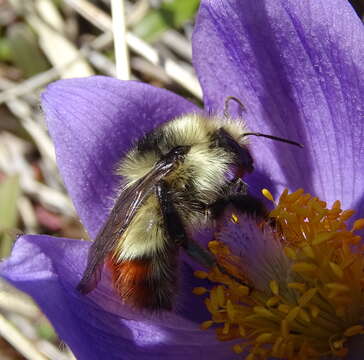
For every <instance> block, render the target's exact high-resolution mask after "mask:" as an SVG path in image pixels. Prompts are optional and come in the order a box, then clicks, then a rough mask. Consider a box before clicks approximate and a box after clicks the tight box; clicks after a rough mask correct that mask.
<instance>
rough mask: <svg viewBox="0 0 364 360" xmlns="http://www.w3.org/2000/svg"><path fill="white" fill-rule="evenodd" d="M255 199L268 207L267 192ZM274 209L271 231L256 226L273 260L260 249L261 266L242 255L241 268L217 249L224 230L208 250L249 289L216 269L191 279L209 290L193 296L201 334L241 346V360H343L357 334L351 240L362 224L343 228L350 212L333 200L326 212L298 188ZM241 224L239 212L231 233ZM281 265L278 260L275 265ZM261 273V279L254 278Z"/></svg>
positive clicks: (358, 288)
mask: <svg viewBox="0 0 364 360" xmlns="http://www.w3.org/2000/svg"><path fill="white" fill-rule="evenodd" d="M262 193H263V195H264V196H265V197H266V198H267V199H269V200H270V201H272V202H274V201H275V200H274V198H273V196H272V194H271V193H270V192H269V191H268V190H267V189H264V190H263V191H262ZM277 204H278V205H275V208H274V209H273V210H272V211H271V213H270V217H271V218H272V219H274V223H275V226H274V227H271V226H270V225H269V224H266V225H264V224H263V225H262V224H260V225H258V226H259V229H262V226H263V227H264V226H265V228H266V229H267V230H269V231H262V236H263V234H271V235H270V236H271V239H270V240H265V242H262V243H264V244H265V245H264V246H266V244H267V243H266V241H271V242H272V244H275V245H274V246H273V247H272V249H277V250H274V251H276V252H279V254H280V255H279V256H277V253H274V254H273V253H270V252H269V251H270V250H265V248H264V247H262V249H260V251H261V252H262V253H263V254H264V256H263V255H262V256H261V257H259V259H263V260H260V261H251V262H250V261H249V258H247V256H249V255H252V256H255V254H244V256H245V258H244V259H245V260H247V259H248V261H247V263H246V261H245V262H244V260H242V259H240V258H239V256H237V255H235V254H232V253H231V251H230V249H229V246H228V245H229V244H225V243H224V242H223V240H224V236H223V235H224V234H223V231H228V230H222V233H220V234H219V238H218V239H219V241H217V240H213V241H211V242H210V243H209V250H210V251H211V252H212V253H213V254H214V255H215V257H216V259H217V261H218V262H219V263H220V264H221V265H223V266H224V267H225V268H226V269H227V270H228V272H229V273H230V274H232V275H234V276H235V277H236V278H239V279H244V281H245V280H246V282H247V283H248V284H251V287H248V286H244V285H242V284H241V282H239V283H238V282H236V281H234V280H233V278H231V277H229V276H227V275H226V274H222V273H221V272H220V271H219V270H218V269H217V268H214V269H212V270H210V272H208V273H207V272H203V271H197V272H196V273H195V275H196V277H198V278H200V279H206V278H207V279H209V280H210V281H212V282H214V283H216V286H214V287H213V288H212V289H211V290H207V289H206V288H204V287H197V288H195V289H194V290H193V292H194V293H195V294H198V295H204V294H207V295H208V297H207V298H206V299H205V304H206V306H207V309H208V310H209V311H210V313H211V320H208V321H205V322H204V323H203V324H202V325H201V327H202V328H204V329H208V328H210V327H211V326H212V325H215V327H216V334H217V336H218V338H219V339H220V340H221V341H226V340H233V339H241V343H240V344H237V345H234V347H233V350H234V352H235V353H237V354H241V353H243V352H244V351H247V352H248V355H247V356H246V357H245V359H247V360H257V359H259V360H267V359H269V358H271V357H275V358H277V359H288V360H294V359H300V360H301V359H316V360H318V359H320V358H322V357H330V356H332V357H344V356H346V355H347V354H348V353H350V346H349V342H348V340H349V339H350V338H351V337H354V336H358V335H363V334H364V326H363V325H361V323H362V321H363V318H364V314H363V307H362V304H363V303H364V276H363V275H362V274H363V273H364V256H363V255H364V246H362V245H361V237H360V236H359V235H357V234H355V231H358V230H361V229H363V228H364V219H359V220H356V221H355V222H354V224H353V227H352V228H351V229H350V228H349V229H348V228H347V225H346V223H345V222H346V221H347V220H348V219H349V218H350V217H351V216H352V215H353V214H354V211H353V210H344V211H343V210H342V209H341V203H340V202H339V201H335V202H334V204H333V205H332V207H331V208H327V205H326V203H325V202H324V201H321V200H320V199H318V198H316V197H312V196H310V195H309V194H305V193H304V191H303V190H302V189H298V190H297V191H295V192H294V193H292V194H289V193H288V190H285V191H284V192H283V193H282V195H281V197H280V198H279V200H277ZM243 219H244V217H243V216H240V214H239V213H237V214H235V213H234V214H232V215H231V220H232V221H231V224H230V225H229V226H233V227H236V228H235V230H234V234H239V230H240V229H243V228H242V227H241V226H242V224H243V222H244V221H245V220H243ZM239 222H240V224H239ZM241 231H244V230H241ZM259 231H261V230H259ZM258 233H259V232H258ZM265 236H266V235H265ZM220 239H221V241H220ZM254 240H255V239H252V240H251V241H254ZM244 241H245V238H244ZM277 244H278V245H277ZM267 248H268V249H271V248H270V247H269V246H268V247H267ZM258 255H261V254H258ZM282 258H284V259H285V261H280V260H279V261H278V259H282ZM261 261H263V262H265V263H262V262H261ZM270 261H271V263H270ZM255 267H256V268H255ZM262 269H263V270H264V276H263V277H259V274H260V272H261V271H262ZM247 271H248V272H249V273H248V274H247ZM270 271H271V273H270ZM269 275H270V278H269ZM267 276H268V279H267Z"/></svg>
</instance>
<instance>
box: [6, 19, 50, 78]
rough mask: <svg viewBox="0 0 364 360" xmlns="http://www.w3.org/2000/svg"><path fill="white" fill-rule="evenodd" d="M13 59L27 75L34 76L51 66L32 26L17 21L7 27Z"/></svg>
mask: <svg viewBox="0 0 364 360" xmlns="http://www.w3.org/2000/svg"><path fill="white" fill-rule="evenodd" d="M6 34H7V40H8V46H9V48H10V52H11V60H12V61H13V62H14V64H15V65H16V66H17V67H19V68H20V69H21V70H23V72H24V75H25V76H27V77H28V76H32V75H35V74H38V73H40V72H43V71H45V70H47V69H48V68H49V65H48V62H47V60H46V58H45V56H44V55H43V53H42V52H41V50H40V48H39V46H38V40H37V38H36V36H35V35H34V33H33V32H32V30H31V29H30V27H29V26H28V25H26V24H22V23H17V24H13V25H10V26H9V27H8V29H7V32H6Z"/></svg>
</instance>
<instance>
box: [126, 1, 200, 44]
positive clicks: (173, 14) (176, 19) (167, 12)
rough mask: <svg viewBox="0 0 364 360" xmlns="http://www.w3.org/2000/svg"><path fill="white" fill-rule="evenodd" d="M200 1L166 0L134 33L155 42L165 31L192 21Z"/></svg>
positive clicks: (146, 16)
mask: <svg viewBox="0 0 364 360" xmlns="http://www.w3.org/2000/svg"><path fill="white" fill-rule="evenodd" d="M198 5H199V0H169V1H167V0H165V1H164V2H163V3H162V5H161V7H160V8H159V9H153V10H151V11H149V12H148V13H147V14H146V15H145V17H144V18H143V19H142V20H141V21H140V23H138V24H137V25H136V26H135V27H134V28H133V32H134V33H135V34H136V35H138V36H139V37H141V38H143V39H144V40H146V41H155V40H156V39H157V38H158V37H159V36H160V35H161V34H162V33H163V32H164V31H166V30H168V29H170V28H174V29H179V28H180V27H181V26H183V24H184V23H185V22H186V21H188V20H190V19H192V18H193V17H194V15H195V13H196V11H197V8H198Z"/></svg>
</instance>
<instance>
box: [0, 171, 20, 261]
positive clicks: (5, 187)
mask: <svg viewBox="0 0 364 360" xmlns="http://www.w3.org/2000/svg"><path fill="white" fill-rule="evenodd" d="M19 194H20V186H19V177H18V176H9V177H8V178H7V179H6V180H5V181H3V182H2V183H1V184H0V258H2V257H6V256H8V255H9V253H10V250H11V247H12V243H13V239H12V238H13V237H12V236H11V235H10V231H11V230H13V229H14V228H15V227H16V225H17V222H18V213H17V207H16V202H17V200H18V197H19Z"/></svg>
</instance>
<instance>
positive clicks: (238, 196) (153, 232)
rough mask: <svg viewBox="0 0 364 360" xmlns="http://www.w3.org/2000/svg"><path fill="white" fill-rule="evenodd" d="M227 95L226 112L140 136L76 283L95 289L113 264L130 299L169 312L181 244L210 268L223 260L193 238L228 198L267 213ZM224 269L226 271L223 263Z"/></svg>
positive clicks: (243, 131)
mask: <svg viewBox="0 0 364 360" xmlns="http://www.w3.org/2000/svg"><path fill="white" fill-rule="evenodd" d="M230 100H234V101H237V102H238V103H239V104H240V105H241V106H242V104H241V103H240V101H239V100H238V99H237V98H235V97H228V98H227V99H226V101H225V110H224V116H204V115H201V114H188V115H184V116H181V117H178V118H176V119H173V120H171V121H170V122H168V123H165V124H163V125H162V126H160V127H158V128H156V129H154V130H153V131H151V132H150V133H148V134H146V135H145V136H144V137H142V138H141V139H139V140H138V141H137V143H136V145H135V146H134V148H133V149H131V150H130V151H129V152H128V153H127V154H126V156H125V157H124V159H122V161H121V163H120V167H119V171H118V173H119V174H120V175H121V176H122V179H123V180H122V184H121V189H122V190H121V191H120V194H119V196H118V197H117V199H116V201H115V204H114V207H113V209H112V211H111V213H110V215H109V217H108V219H107V221H106V223H105V225H104V226H103V228H102V229H101V231H100V232H99V233H98V235H97V237H96V240H95V241H94V242H93V244H92V246H91V248H90V251H89V255H88V262H87V267H86V270H85V272H84V274H83V277H82V280H81V282H80V283H79V285H78V287H77V288H78V290H79V291H81V292H82V293H88V292H90V291H92V290H93V289H94V288H95V287H96V286H97V283H98V281H99V280H100V277H101V271H102V268H103V265H104V264H105V263H106V264H107V265H108V267H109V268H110V269H111V273H112V279H113V284H114V288H115V290H116V292H117V293H118V294H119V295H120V297H121V298H122V299H123V300H124V301H125V302H126V303H128V304H131V305H132V306H134V307H136V308H140V309H149V310H152V311H155V310H156V311H158V310H170V309H172V307H173V298H174V295H175V292H176V283H177V269H176V267H177V257H178V253H179V250H180V248H182V249H184V250H185V251H186V253H187V254H188V255H189V256H191V257H192V258H193V259H195V260H196V261H197V262H198V263H200V264H201V265H203V266H206V267H213V266H216V265H218V264H217V263H216V260H215V258H214V257H213V255H212V254H210V253H209V252H208V251H207V250H205V249H204V248H203V247H201V246H200V245H199V244H198V243H197V242H196V241H194V240H193V239H192V236H191V234H193V232H194V230H196V229H199V228H201V227H203V226H206V225H207V224H208V223H209V222H211V221H212V220H213V218H215V217H218V216H219V214H220V213H221V210H222V209H223V208H224V207H225V206H226V205H227V204H229V203H232V205H233V206H235V207H238V208H239V210H240V211H244V212H249V213H254V214H255V215H256V216H260V217H264V216H266V214H267V213H266V210H265V208H264V206H263V204H262V203H261V202H260V201H258V200H257V199H255V198H253V197H252V196H250V195H248V194H247V192H246V189H245V187H244V186H243V182H242V180H241V179H242V177H243V176H244V174H246V173H249V172H251V171H253V159H252V157H251V155H250V152H249V150H248V147H247V143H246V136H247V135H257V136H265V137H269V138H272V139H275V140H279V141H285V142H288V143H291V144H294V145H299V144H298V143H296V142H293V141H290V140H287V139H282V138H277V137H274V136H271V135H264V134H260V133H250V132H248V131H247V128H246V126H245V124H244V122H243V121H242V120H239V119H232V118H231V116H230V115H229V114H228V111H227V106H228V103H229V101H230ZM221 270H222V271H224V269H222V268H221Z"/></svg>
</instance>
